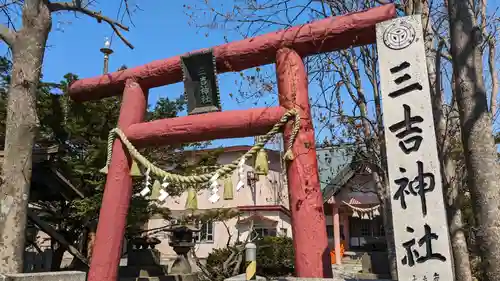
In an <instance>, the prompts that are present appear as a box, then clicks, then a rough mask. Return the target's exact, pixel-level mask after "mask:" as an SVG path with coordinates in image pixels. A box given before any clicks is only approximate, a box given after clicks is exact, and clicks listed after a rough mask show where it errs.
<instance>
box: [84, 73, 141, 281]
mask: <svg viewBox="0 0 500 281" xmlns="http://www.w3.org/2000/svg"><path fill="white" fill-rule="evenodd" d="M146 106H147V92H146V91H144V90H143V89H142V88H141V86H140V85H139V84H138V83H136V82H135V81H133V80H128V81H127V83H126V85H125V90H124V91H123V101H122V106H121V109H120V116H119V118H118V127H119V128H121V129H122V130H123V129H125V128H127V127H129V126H130V125H132V124H135V123H139V122H142V121H143V120H144V115H145V113H146ZM131 164H132V161H131V159H130V157H129V154H128V153H127V152H125V150H124V148H123V146H122V143H121V142H120V140H115V142H114V144H113V155H112V157H111V164H110V166H109V171H108V176H107V178H106V187H105V189H104V196H103V199H102V207H101V212H100V214H99V225H98V227H97V234H96V241H95V245H94V252H93V254H92V258H91V261H90V271H89V276H88V281H114V280H118V267H119V265H120V256H121V248H122V241H123V237H124V234H125V224H126V219H127V213H128V207H129V205H130V198H131V196H132V177H131V176H130V165H131Z"/></svg>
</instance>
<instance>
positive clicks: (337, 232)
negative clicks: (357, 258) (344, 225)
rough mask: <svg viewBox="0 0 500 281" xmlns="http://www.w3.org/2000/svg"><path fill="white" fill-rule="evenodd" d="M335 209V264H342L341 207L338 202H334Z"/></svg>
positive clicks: (333, 207)
mask: <svg viewBox="0 0 500 281" xmlns="http://www.w3.org/2000/svg"><path fill="white" fill-rule="evenodd" d="M332 210H333V216H332V217H333V242H334V244H335V264H341V263H342V259H341V256H340V219H339V207H338V205H337V203H336V202H334V203H333V204H332Z"/></svg>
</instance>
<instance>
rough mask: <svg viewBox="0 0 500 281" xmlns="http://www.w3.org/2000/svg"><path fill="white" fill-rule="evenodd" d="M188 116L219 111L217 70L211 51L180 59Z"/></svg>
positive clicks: (190, 54) (192, 54)
mask: <svg viewBox="0 0 500 281" xmlns="http://www.w3.org/2000/svg"><path fill="white" fill-rule="evenodd" d="M181 65H182V72H183V75H184V90H185V95H186V99H187V103H188V114H189V115H193V114H202V113H208V112H216V111H221V105H220V96H219V86H218V83H217V69H216V65H215V57H214V55H213V51H212V49H209V50H207V51H202V52H197V53H189V54H187V55H185V56H182V57H181Z"/></svg>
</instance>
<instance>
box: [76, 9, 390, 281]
mask: <svg viewBox="0 0 500 281" xmlns="http://www.w3.org/2000/svg"><path fill="white" fill-rule="evenodd" d="M395 16H396V9H395V6H394V5H392V4H391V5H384V6H380V7H377V8H373V9H370V10H367V11H363V12H358V13H352V14H348V15H344V16H338V17H332V18H327V19H324V20H320V21H315V22H312V23H309V24H305V25H301V26H296V27H292V28H289V29H286V30H282V31H278V32H273V33H268V34H265V35H261V36H258V37H254V38H250V39H245V40H241V41H237V42H232V43H227V44H224V45H221V46H217V47H214V48H213V53H214V55H215V58H216V64H217V72H219V73H221V72H228V71H241V70H244V69H248V68H251V67H255V66H260V65H265V64H270V63H276V74H277V82H278V83H277V84H278V92H279V101H280V106H277V107H270V108H263V109H248V110H238V111H226V112H214V113H207V114H203V115H191V116H185V117H177V118H171V119H161V120H155V121H152V122H146V123H145V122H144V115H145V111H146V106H147V95H148V90H149V89H150V88H154V87H159V86H163V85H169V84H172V83H176V82H180V81H182V77H183V75H182V69H181V57H180V56H178V57H174V58H169V59H165V60H159V61H154V62H151V63H149V64H145V65H143V66H139V67H135V68H130V69H126V70H123V71H119V72H114V73H110V74H106V75H102V76H98V77H94V78H88V79H82V80H78V81H76V82H74V83H73V84H72V85H71V86H70V89H69V94H70V96H71V97H72V98H73V99H74V100H75V101H89V100H98V99H101V98H104V97H109V96H117V95H123V100H122V105H121V110H120V116H119V119H118V127H119V128H120V129H121V130H122V131H123V132H124V134H125V135H126V136H127V138H128V139H129V140H130V141H131V142H132V143H133V144H134V145H136V146H148V145H154V144H166V143H170V144H172V143H179V142H192V141H204V140H212V139H217V138H227V137H246V136H252V135H253V136H255V135H259V134H262V133H265V132H267V130H268V129H270V128H271V127H272V126H273V124H275V123H277V122H278V121H279V120H280V118H281V117H282V115H283V114H284V113H285V112H287V111H288V110H291V109H293V110H294V111H296V112H298V113H299V114H300V117H301V118H300V129H299V131H298V133H297V135H296V137H297V138H296V141H295V143H294V144H293V147H292V148H291V150H292V152H293V154H294V155H296V157H295V159H294V160H293V161H290V162H289V163H288V165H287V179H288V190H289V201H290V207H291V212H292V234H293V239H294V248H295V271H296V275H297V276H299V277H328V276H329V275H330V276H331V274H332V271H331V266H330V263H329V250H328V240H327V235H326V227H325V225H326V222H325V216H324V213H323V200H322V194H321V191H320V187H319V178H318V164H317V160H316V149H315V147H316V145H315V139H314V129H313V125H312V120H311V119H312V118H311V113H310V105H309V96H308V85H307V83H308V82H307V73H306V70H305V66H304V63H303V61H302V58H303V57H305V56H309V55H313V54H318V53H323V52H330V51H335V50H341V49H345V48H348V47H351V46H360V45H366V44H371V43H375V39H376V38H375V25H376V24H377V23H379V22H383V21H386V20H390V19H392V18H394V17H395ZM283 135H284V138H285V143H286V141H287V140H288V139H290V138H291V136H292V129H291V126H287V127H285V129H284V134H283ZM130 164H131V159H130V155H129V154H128V153H126V152H125V151H124V149H123V146H122V144H121V143H120V141H118V140H117V141H115V142H114V144H113V154H112V157H111V164H110V167H109V172H108V176H107V179H106V187H105V190H104V195H103V200H102V206H101V211H100V215H99V225H98V228H97V236H96V242H95V246H94V252H93V256H92V260H91V266H90V271H89V277H88V280H89V281H115V280H117V275H118V266H119V261H120V253H121V246H122V240H123V236H124V231H125V223H126V217H127V212H128V207H129V204H130V198H131V196H132V179H131V177H130V176H129V172H130Z"/></svg>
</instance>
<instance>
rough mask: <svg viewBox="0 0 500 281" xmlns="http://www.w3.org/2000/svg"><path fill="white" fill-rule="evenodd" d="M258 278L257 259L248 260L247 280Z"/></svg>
mask: <svg viewBox="0 0 500 281" xmlns="http://www.w3.org/2000/svg"><path fill="white" fill-rule="evenodd" d="M256 279H257V261H247V269H246V280H256Z"/></svg>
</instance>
